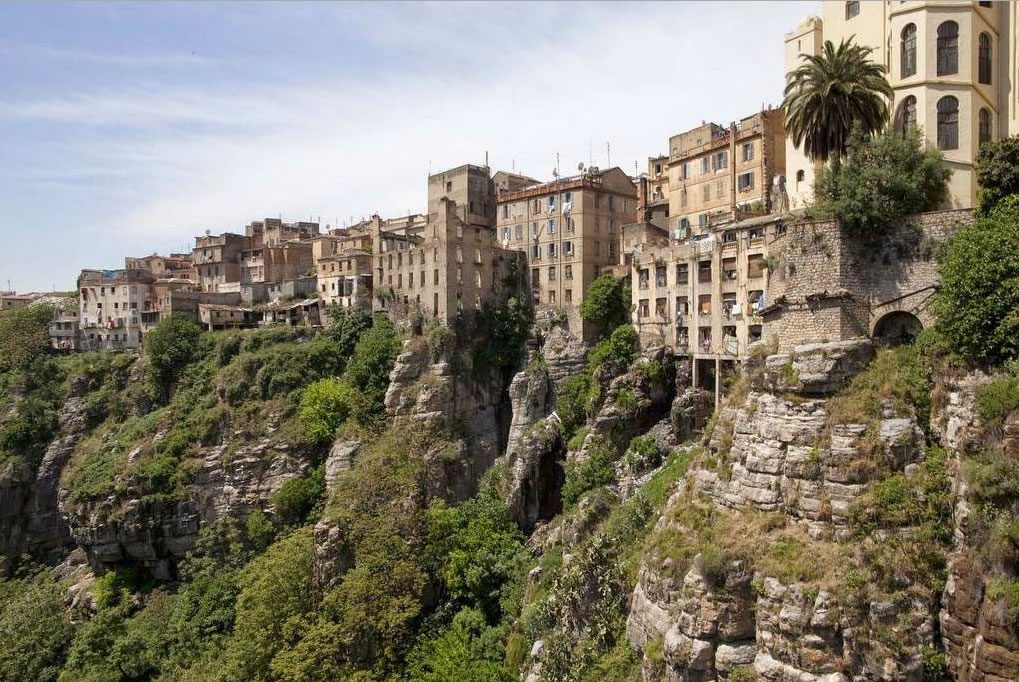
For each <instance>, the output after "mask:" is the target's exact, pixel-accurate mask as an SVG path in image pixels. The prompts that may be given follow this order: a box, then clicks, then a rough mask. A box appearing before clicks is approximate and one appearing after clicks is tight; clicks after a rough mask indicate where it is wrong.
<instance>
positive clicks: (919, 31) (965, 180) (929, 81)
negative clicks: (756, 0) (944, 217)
mask: <svg viewBox="0 0 1019 682" xmlns="http://www.w3.org/2000/svg"><path fill="white" fill-rule="evenodd" d="M822 15H823V17H822V18H821V19H819V18H817V17H808V18H807V19H805V20H804V21H803V22H801V23H800V25H799V26H798V27H797V28H796V29H795V30H794V31H793V32H791V33H789V34H787V35H786V38H785V44H786V70H787V71H792V70H793V69H795V68H796V67H797V66H798V65H799V63H800V62H801V55H804V54H817V53H819V52H820V50H821V46H822V43H823V41H827V40H830V41H832V42H833V43H834V44H836V45H838V44H839V42H840V41H842V40H846V39H849V38H850V37H852V38H853V39H854V40H855V42H856V43H858V44H861V45H865V46H867V47H871V48H873V49H874V52H873V53H872V54H871V58H872V59H873V60H874V61H876V62H878V63H879V64H882V65H884V66H885V67H886V68H887V70H888V81H889V83H890V84H891V86H892V89H893V90H894V93H895V94H894V98H893V101H892V102H891V103H890V109H891V111H892V124H893V125H894V126H896V127H897V128H905V127H908V126H916V127H918V128H920V129H921V130H922V131H923V134H924V137H925V138H926V140H927V143H928V144H929V145H930V146H931V147H936V148H938V149H941V150H942V151H943V153H944V155H945V162H946V163H947V164H948V165H949V167H950V168H951V169H952V171H953V173H952V179H951V181H950V183H949V203H950V207H951V208H969V207H971V206H973V205H974V203H975V201H976V190H977V185H976V179H975V176H974V171H973V163H974V160H975V158H976V155H977V152H978V151H979V148H980V145H981V144H982V143H983V142H986V141H990V140H997V139H1001V138H1002V137H1006V136H1008V135H1011V134H1015V133H1019V87H1017V85H1016V82H1017V74H1019V3H1015V2H957V1H952V0H948V1H940V2H921V1H916V0H914V1H910V2H890V1H889V0H883V1H881V2H858V1H856V2H843V1H841V0H826V1H825V2H824V3H823V6H822ZM786 155H787V158H788V163H787V166H788V168H789V171H790V173H791V177H789V178H788V179H787V187H788V190H789V194H790V204H791V205H793V206H794V207H795V206H797V205H804V204H806V203H808V202H810V201H811V200H812V197H813V174H814V171H815V166H814V165H813V164H812V163H810V162H809V161H808V160H807V159H806V158H804V156H803V154H802V152H801V151H800V150H797V149H795V148H794V147H793V146H792V143H791V141H790V142H788V143H787V154H786Z"/></svg>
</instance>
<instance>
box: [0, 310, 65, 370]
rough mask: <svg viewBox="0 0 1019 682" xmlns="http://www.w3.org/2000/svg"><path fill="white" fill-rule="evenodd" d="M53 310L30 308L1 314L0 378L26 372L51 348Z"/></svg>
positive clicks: (6, 311)
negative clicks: (18, 371)
mask: <svg viewBox="0 0 1019 682" xmlns="http://www.w3.org/2000/svg"><path fill="white" fill-rule="evenodd" d="M52 319H53V308H51V307H50V306H46V305H31V306H27V307H24V308H16V309H14V310H5V311H3V312H0V374H2V373H6V372H10V371H12V370H27V369H28V368H29V367H30V366H31V365H32V364H33V362H34V361H35V360H37V359H38V358H39V357H40V356H43V355H45V354H46V353H47V351H48V350H49V347H50V334H49V323H50V320H52Z"/></svg>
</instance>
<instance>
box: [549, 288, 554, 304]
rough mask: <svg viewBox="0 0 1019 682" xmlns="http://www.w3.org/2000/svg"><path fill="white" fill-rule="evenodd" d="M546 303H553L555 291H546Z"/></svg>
mask: <svg viewBox="0 0 1019 682" xmlns="http://www.w3.org/2000/svg"><path fill="white" fill-rule="evenodd" d="M548 302H549V303H555V289H549V290H548Z"/></svg>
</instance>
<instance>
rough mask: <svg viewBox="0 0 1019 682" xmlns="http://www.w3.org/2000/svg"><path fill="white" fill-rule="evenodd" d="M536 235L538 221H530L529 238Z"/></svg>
mask: <svg viewBox="0 0 1019 682" xmlns="http://www.w3.org/2000/svg"><path fill="white" fill-rule="evenodd" d="M537 236H538V223H531V238H532V239H533V238H534V237H537Z"/></svg>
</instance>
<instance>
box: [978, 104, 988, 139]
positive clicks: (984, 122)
mask: <svg viewBox="0 0 1019 682" xmlns="http://www.w3.org/2000/svg"><path fill="white" fill-rule="evenodd" d="M978 117H979V128H980V131H979V135H980V137H979V144H984V143H985V142H990V141H991V112H990V111H988V110H987V109H981V110H980V113H979V114H978Z"/></svg>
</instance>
